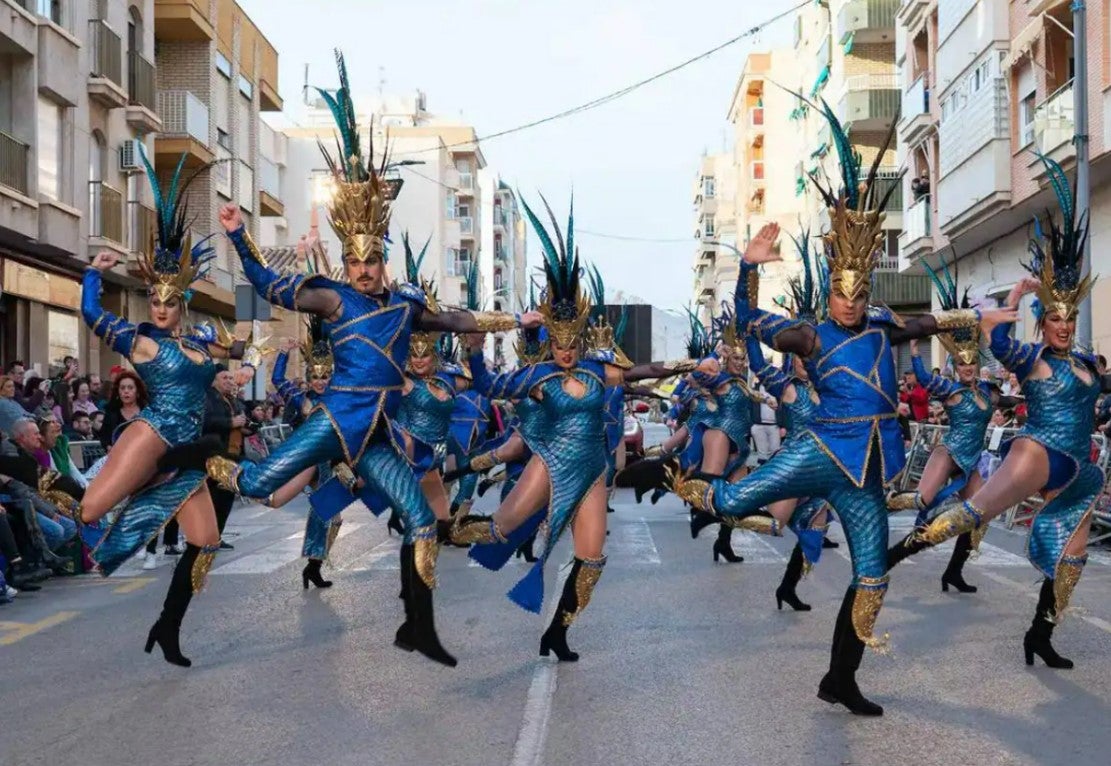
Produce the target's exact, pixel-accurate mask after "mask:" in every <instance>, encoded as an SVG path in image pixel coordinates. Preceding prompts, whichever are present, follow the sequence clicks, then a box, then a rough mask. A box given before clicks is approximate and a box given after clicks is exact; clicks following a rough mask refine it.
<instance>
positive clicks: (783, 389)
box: [745, 335, 794, 401]
mask: <svg viewBox="0 0 1111 766" xmlns="http://www.w3.org/2000/svg"><path fill="white" fill-rule="evenodd" d="M745 346H746V347H747V349H748V366H749V368H750V369H752V370H753V372H754V373H755V374H756V379H757V380H759V381H760V385H762V386H763V387H764V390H766V391H767V392H768V393H769V394H771V395H772V396H773V397H775V398H776V399H777V400H782V399H783V398H784V395H785V394H786V393H787V390H788V389H792V390H793V389H794V384H793V383H791V379H790V378H789V377H787V375H786V373H784V372H783V370H781V369H779V368H778V367H776V366H775V365H772V364H769V363H768V362H767V360H766V359H764V350H763V349H762V348H760V341H758V340H756V338H754V337H753V336H751V335H748V336H746V337H745ZM791 401H794V399H793V398H792V399H791Z"/></svg>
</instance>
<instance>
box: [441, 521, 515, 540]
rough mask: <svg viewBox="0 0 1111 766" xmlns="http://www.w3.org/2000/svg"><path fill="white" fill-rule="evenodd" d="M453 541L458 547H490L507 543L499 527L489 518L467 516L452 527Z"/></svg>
mask: <svg viewBox="0 0 1111 766" xmlns="http://www.w3.org/2000/svg"><path fill="white" fill-rule="evenodd" d="M451 541H452V542H453V543H456V544H458V545H489V544H491V543H504V542H506V539H505V536H504V535H502V533H501V532H499V531H498V525H497V524H496V523H495V522H494V520H493V519H492V518H491V517H489V516H467V517H466V518H464V519H462V520H461V521H460V523H459V524H457V525H454V526H452V529H451Z"/></svg>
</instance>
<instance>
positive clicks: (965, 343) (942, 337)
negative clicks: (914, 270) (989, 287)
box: [922, 258, 980, 364]
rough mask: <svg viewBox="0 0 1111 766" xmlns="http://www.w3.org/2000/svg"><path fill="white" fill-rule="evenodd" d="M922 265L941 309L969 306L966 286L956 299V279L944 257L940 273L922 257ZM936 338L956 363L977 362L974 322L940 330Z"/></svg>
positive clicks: (977, 329) (978, 356) (977, 332)
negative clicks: (967, 325)
mask: <svg viewBox="0 0 1111 766" xmlns="http://www.w3.org/2000/svg"><path fill="white" fill-rule="evenodd" d="M922 265H923V266H924V267H925V269H926V274H928V275H929V277H930V281H932V282H933V283H934V289H935V291H936V292H937V297H938V302H939V303H940V304H941V310H942V311H957V310H959V309H967V308H970V307H971V304H970V303H969V301H968V288H967V287H966V288H965V290H964V295H963V296H962V297H961V298H959V299H958V297H957V295H958V293H957V283H956V280H954V279H953V275H952V274H951V273H950V272H949V265H948V264H947V263H946V262H945V259H944V258H943V259H942V260H941V273H940V274H939V273H938V272H937V271H935V270H934V269H933V268H932V267H931V266H930V264H929V263H927V262H926V261H925V260H924V259H923V261H922ZM937 339H938V341H939V342H940V343H941V345H942V346H943V347H944V348H945V350H946V351H948V352H949V355H950V356H952V357H953V359H955V360H956V362H957V364H979V362H980V325H978V324H974V325H972V326H971V327H960V328H957V329H954V330H950V331H948V332H941V333H938V336H937Z"/></svg>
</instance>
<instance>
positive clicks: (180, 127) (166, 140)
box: [154, 90, 215, 167]
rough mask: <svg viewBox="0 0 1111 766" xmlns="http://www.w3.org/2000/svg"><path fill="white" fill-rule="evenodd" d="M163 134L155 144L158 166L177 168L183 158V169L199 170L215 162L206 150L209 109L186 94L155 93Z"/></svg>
mask: <svg viewBox="0 0 1111 766" xmlns="http://www.w3.org/2000/svg"><path fill="white" fill-rule="evenodd" d="M158 114H159V116H161V118H162V132H161V133H160V134H158V137H157V138H156V139H155V141H154V154H155V157H156V159H157V160H158V162H159V163H165V164H167V165H177V162H178V160H179V159H180V157H181V155H182V154H184V155H186V160H185V165H186V167H200V166H201V165H205V164H207V163H209V162H212V160H213V159H215V155H213V153H212V150H211V149H209V148H208V107H207V106H205V105H204V103H203V102H202V101H201V100H200V99H199V98H197V97H196V96H194V95H193V94H192V93H190V92H189V91H187V90H161V91H158Z"/></svg>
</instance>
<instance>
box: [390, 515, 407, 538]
mask: <svg viewBox="0 0 1111 766" xmlns="http://www.w3.org/2000/svg"><path fill="white" fill-rule="evenodd" d="M394 532H397V534H398V535H399V536H401V537H404V536H405V525H404V524H402V523H401V514H400V513H398V512H397V509H396V508H391V509H390V520H389V521H387V522H386V534H387V535H393V533H394Z"/></svg>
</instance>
